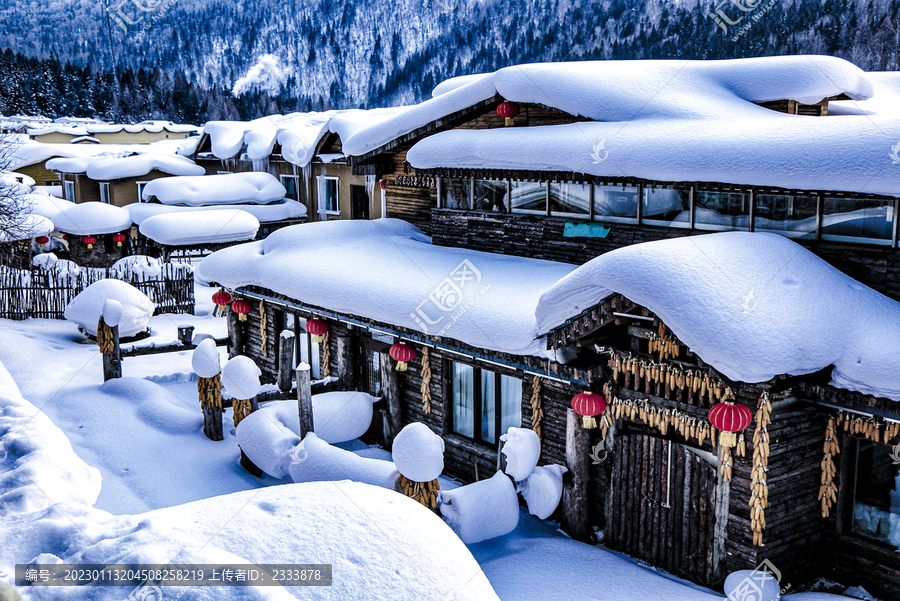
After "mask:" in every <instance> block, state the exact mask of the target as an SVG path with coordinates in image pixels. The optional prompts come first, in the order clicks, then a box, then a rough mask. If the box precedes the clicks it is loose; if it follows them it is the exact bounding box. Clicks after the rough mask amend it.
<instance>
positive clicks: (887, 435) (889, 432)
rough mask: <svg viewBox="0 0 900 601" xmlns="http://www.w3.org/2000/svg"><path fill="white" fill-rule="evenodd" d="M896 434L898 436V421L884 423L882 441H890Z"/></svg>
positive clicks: (899, 428)
mask: <svg viewBox="0 0 900 601" xmlns="http://www.w3.org/2000/svg"><path fill="white" fill-rule="evenodd" d="M897 436H900V423H897V422H890V423H886V424H885V425H884V442H890V441H891V440H893V439H894V438H896V437H897Z"/></svg>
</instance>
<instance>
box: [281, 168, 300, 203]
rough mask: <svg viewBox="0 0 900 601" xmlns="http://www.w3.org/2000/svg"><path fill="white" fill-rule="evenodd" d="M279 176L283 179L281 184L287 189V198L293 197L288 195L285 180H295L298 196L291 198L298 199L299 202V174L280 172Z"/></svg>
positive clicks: (295, 189) (295, 192)
mask: <svg viewBox="0 0 900 601" xmlns="http://www.w3.org/2000/svg"><path fill="white" fill-rule="evenodd" d="M278 178H279V180H280V181H281V185H282V186H284V189H285V198H291V197H290V196H288V195H287V186H285V184H284V182H285V181H286V180H293V182H294V195H295V196H296V197H297V198H291V200H296V201H297V202H300V178H299V177H298V176H296V175H290V174H286V173H280V174H279V175H278Z"/></svg>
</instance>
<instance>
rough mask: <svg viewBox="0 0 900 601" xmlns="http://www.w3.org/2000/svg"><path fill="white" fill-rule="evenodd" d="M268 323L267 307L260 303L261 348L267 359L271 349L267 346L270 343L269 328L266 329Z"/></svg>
mask: <svg viewBox="0 0 900 601" xmlns="http://www.w3.org/2000/svg"><path fill="white" fill-rule="evenodd" d="M267 323H268V322H267V319H266V305H265V304H264V303H263V302H262V301H259V337H260V338H261V339H262V342H261V343H260V348H261V349H262V356H263V357H265V358H268V356H269V348H268V344H267V343H268V341H269V335H268V328H267V327H266V326H267Z"/></svg>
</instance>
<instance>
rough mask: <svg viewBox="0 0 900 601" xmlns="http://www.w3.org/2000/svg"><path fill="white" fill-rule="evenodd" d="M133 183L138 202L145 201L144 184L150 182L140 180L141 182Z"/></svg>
mask: <svg viewBox="0 0 900 601" xmlns="http://www.w3.org/2000/svg"><path fill="white" fill-rule="evenodd" d="M134 183H135V185H136V186H137V189H138V202H147V201H146V200H144V186H146V185H147V184H149V183H150V182H149V181H142V182H134Z"/></svg>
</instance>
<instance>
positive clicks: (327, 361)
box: [322, 328, 331, 378]
mask: <svg viewBox="0 0 900 601" xmlns="http://www.w3.org/2000/svg"><path fill="white" fill-rule="evenodd" d="M330 342H331V329H330V328H329V329H328V330H326V331H325V334H324V335H323V336H322V377H323V378H327V377H329V376H331V344H330Z"/></svg>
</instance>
